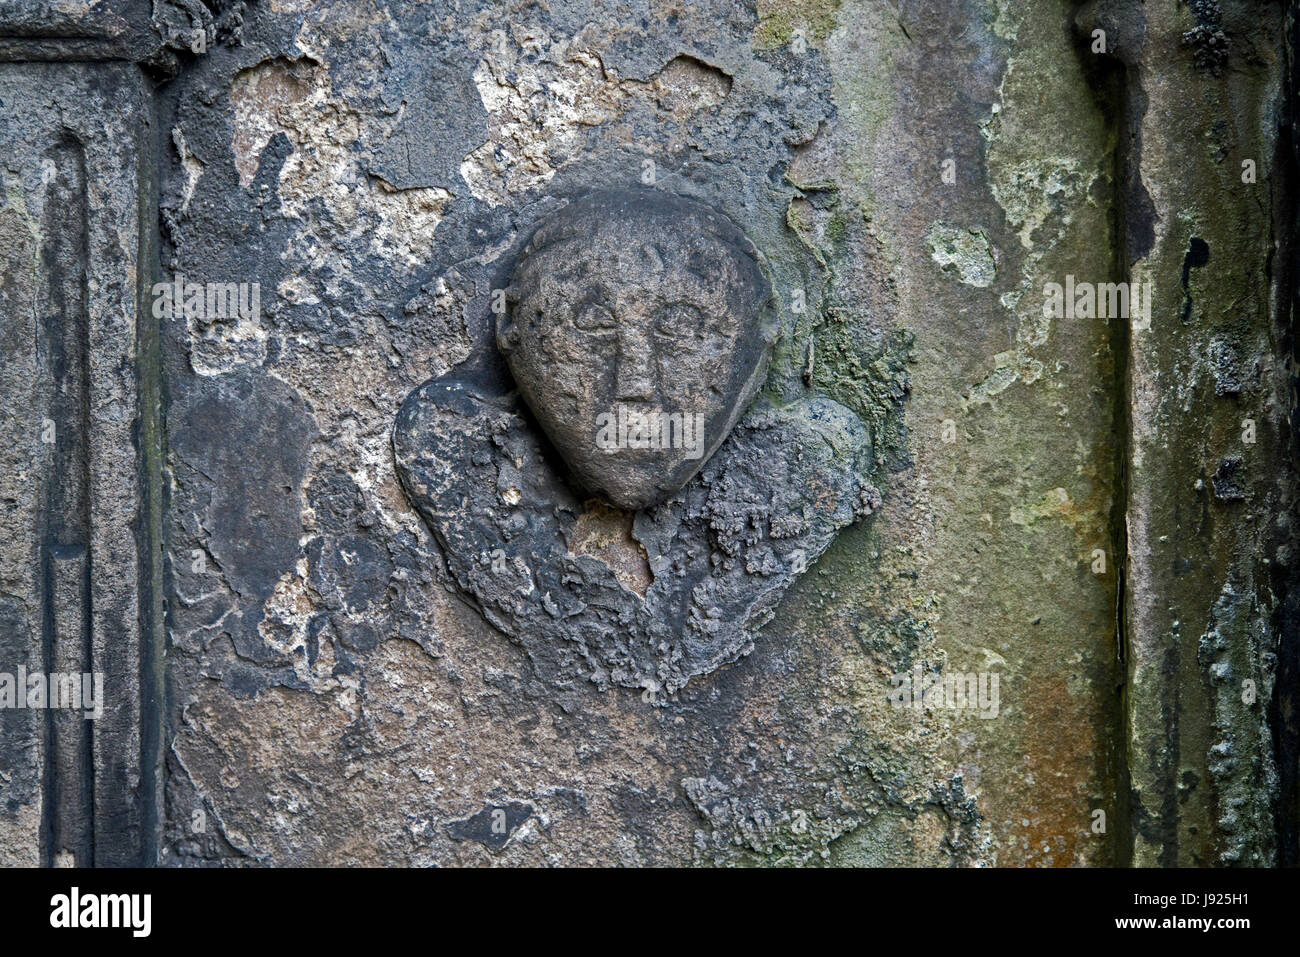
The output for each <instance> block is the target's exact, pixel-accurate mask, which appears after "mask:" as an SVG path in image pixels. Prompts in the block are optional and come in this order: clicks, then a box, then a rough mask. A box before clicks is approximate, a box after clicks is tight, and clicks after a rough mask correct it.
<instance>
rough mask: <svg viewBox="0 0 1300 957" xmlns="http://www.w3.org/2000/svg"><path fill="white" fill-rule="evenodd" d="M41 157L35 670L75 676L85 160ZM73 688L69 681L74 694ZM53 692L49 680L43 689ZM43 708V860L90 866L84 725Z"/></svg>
mask: <svg viewBox="0 0 1300 957" xmlns="http://www.w3.org/2000/svg"><path fill="white" fill-rule="evenodd" d="M46 159H47V160H48V162H49V164H51V165H49V166H47V169H50V170H52V171H53V172H54V176H53V178H52V179H51V180H50V182H49V184H48V186H47V195H46V198H45V215H44V217H43V222H42V236H43V243H42V247H41V281H40V292H39V295H38V299H37V321H38V323H39V338H40V342H39V344H38V349H39V355H40V365H41V369H40V371H41V379H42V384H43V386H44V388H45V390H46V396H47V406H46V408H47V409H48V416H49V419H50V420H51V421H52V422H53V423H54V439H55V441H54V443H53V450H52V451H53V460H52V462H51V463H50V467H49V470H48V471H47V472H46V475H47V482H46V495H45V502H44V503H43V505H44V524H45V528H44V532H43V561H42V576H41V578H42V586H43V591H44V596H43V602H44V605H45V612H44V619H45V621H44V625H45V635H44V649H45V654H44V661H45V672H46V674H47V675H51V674H66V675H77V676H81V675H85V674H89V673H90V672H91V671H93V669H92V667H91V661H90V658H91V656H90V643H91V635H90V627H91V624H90V622H91V607H90V602H91V596H90V581H91V573H92V570H91V562H90V552H89V546H90V534H91V518H90V394H91V388H92V387H91V381H90V328H89V313H88V305H87V286H86V274H87V257H88V255H89V250H88V242H89V239H88V236H87V222H86V217H87V215H88V212H87V210H88V206H87V204H88V197H87V195H86V169H85V157H84V154H83V152H82V149H81V147H80V145H79V144H78V143H77V142H76V141H75V140H72V139H70V138H69V139H64V140H63V141H61V142H60V143H59V144H58V145H57V146H55V147H54V148H52V149H51V150H50V151H49V153H48V155H47V157H46ZM79 690H80V688H79V686H78V692H79ZM51 693H53V686H51ZM50 704H51V707H50V708H49V709H48V710H47V711H46V712H45V715H46V720H45V726H46V734H47V741H48V745H47V761H48V766H47V780H48V782H49V783H48V787H47V789H46V814H47V815H48V824H47V828H48V833H49V835H50V838H49V844H48V846H47V848H46V854H47V858H48V859H47V861H46V863H54V862H55V861H56V860H65V861H66V860H68V859H67V858H66V857H65V855H68V854H70V855H71V861H72V862H75V863H76V864H78V865H88V864H92V863H93V854H92V835H93V833H94V820H93V805H92V800H91V793H92V791H93V778H94V766H93V762H92V761H91V758H90V727H89V725H88V724H87V722H86V720H85V717H84V716H83V713H82V711H81V710H80V709H75V710H74V709H62V708H55V707H53V706H52V705H53V704H54V702H50Z"/></svg>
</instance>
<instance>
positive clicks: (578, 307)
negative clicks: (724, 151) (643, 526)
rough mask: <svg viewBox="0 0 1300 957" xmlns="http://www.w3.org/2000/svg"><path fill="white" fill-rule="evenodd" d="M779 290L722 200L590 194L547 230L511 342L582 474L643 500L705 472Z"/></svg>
mask: <svg viewBox="0 0 1300 957" xmlns="http://www.w3.org/2000/svg"><path fill="white" fill-rule="evenodd" d="M770 298H771V287H770V286H769V284H768V282H767V280H766V278H765V277H764V275H763V273H762V271H761V270H760V268H759V261H758V253H757V252H756V251H755V249H754V247H753V246H752V245H751V244H750V242H749V240H748V239H746V238H745V236H744V234H743V233H742V232H741V231H740V228H739V227H738V226H736V224H735V223H733V222H732V221H731V220H729V219H727V218H726V217H725V216H723V215H722V214H721V213H719V212H717V211H716V210H714V209H712V208H710V207H709V206H706V205H704V204H703V203H699V202H696V201H694V200H688V199H683V198H681V197H678V196H673V195H671V194H668V193H664V192H662V191H659V190H654V189H635V190H612V191H606V192H598V193H591V194H588V195H586V196H584V197H582V198H580V199H578V200H575V201H574V202H572V203H570V204H569V205H568V206H566V207H565V208H564V209H562V210H560V211H559V212H557V213H555V214H553V215H552V216H551V217H550V218H548V219H547V220H546V221H544V222H543V223H542V224H541V226H540V227H539V228H538V229H537V231H536V232H535V233H534V234H533V237H532V240H531V242H530V243H529V244H528V246H527V247H526V248H525V249H524V252H523V254H522V255H521V257H520V259H519V262H518V264H517V265H516V267H515V271H514V275H513V277H512V295H511V300H512V301H511V308H510V310H509V311H508V313H507V314H505V315H502V316H500V317H499V319H498V324H497V344H498V346H499V347H500V349H501V351H502V352H503V353H504V355H505V357H506V361H507V362H508V364H509V366H510V370H511V372H512V373H513V374H514V377H515V381H516V383H517V385H518V387H519V392H520V394H521V395H522V396H523V398H524V401H525V402H527V404H528V406H529V408H530V409H531V410H532V412H533V414H534V415H535V416H536V418H537V421H538V423H539V424H540V425H541V427H542V429H543V431H545V433H546V435H547V436H548V437H549V438H550V440H551V443H552V444H553V445H554V446H555V448H556V449H557V451H559V453H560V455H561V456H562V457H563V458H564V460H565V462H566V463H567V464H568V466H569V468H570V470H571V471H572V473H573V475H574V477H575V478H576V479H577V480H578V482H579V483H580V484H581V485H582V486H583V487H584V488H585V489H586V490H588V491H590V492H593V493H596V494H598V495H600V496H602V497H604V498H605V499H607V500H608V501H609V502H611V503H612V504H614V505H617V506H619V507H620V508H626V509H637V508H644V507H646V506H649V505H653V504H656V503H658V502H660V501H662V500H663V499H664V498H666V497H667V496H669V495H671V494H672V493H673V492H675V491H677V490H678V489H680V488H681V487H682V486H683V485H684V484H685V483H686V482H687V481H688V480H689V479H690V478H691V476H693V475H694V474H695V473H696V472H697V471H698V470H699V468H700V466H701V465H703V464H704V462H705V460H706V459H708V457H709V456H710V455H712V454H713V452H714V450H715V449H717V447H718V446H719V445H721V444H722V441H723V440H724V439H725V438H726V437H727V434H728V433H729V432H730V431H731V428H732V426H733V425H735V423H736V420H737V419H739V418H740V415H741V414H742V413H743V412H744V411H745V409H746V407H747V406H748V405H749V403H750V400H751V399H753V397H754V394H755V392H757V391H758V388H759V386H760V385H761V384H762V381H763V376H764V374H765V373H766V368H767V360H768V357H769V354H770V350H771V343H772V339H773V338H774V332H775V330H774V327H773V326H772V324H771V322H770V320H769V319H768V316H767V312H768V303H769V300H770Z"/></svg>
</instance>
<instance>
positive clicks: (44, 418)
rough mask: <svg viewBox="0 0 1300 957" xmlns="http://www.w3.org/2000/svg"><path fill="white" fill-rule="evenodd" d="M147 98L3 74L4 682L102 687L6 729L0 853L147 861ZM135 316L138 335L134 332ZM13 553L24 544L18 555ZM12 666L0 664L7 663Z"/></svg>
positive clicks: (150, 577) (70, 73)
mask: <svg viewBox="0 0 1300 957" xmlns="http://www.w3.org/2000/svg"><path fill="white" fill-rule="evenodd" d="M150 116H151V104H150V93H149V89H148V85H147V83H146V81H145V78H144V76H143V74H142V73H141V71H140V70H139V68H138V67H136V66H134V65H129V64H120V63H119V64H109V63H103V64H83V63H26V64H6V65H2V66H0V144H3V149H4V159H3V161H2V163H0V175H2V176H3V196H2V197H0V200H2V202H3V205H0V264H2V265H3V269H4V273H3V285H2V286H0V290H2V293H0V295H2V296H3V308H4V316H3V320H4V326H3V354H2V355H0V382H3V393H4V394H5V395H6V397H7V399H8V401H7V403H6V407H5V409H4V411H3V413H0V415H2V416H3V420H2V422H0V424H2V428H0V435H3V448H2V449H0V456H2V457H3V466H2V467H0V483H3V491H2V493H0V494H2V496H3V499H4V501H5V502H6V505H7V507H6V509H5V510H4V512H3V515H2V516H0V521H3V523H4V528H3V533H2V535H3V538H4V539H5V541H6V542H7V543H10V544H9V546H8V547H6V548H5V549H4V550H3V554H0V594H3V596H4V600H5V602H6V608H7V609H8V610H9V613H8V614H7V615H6V617H5V627H6V628H7V629H8V634H7V636H6V637H5V639H4V641H3V643H2V646H3V648H4V651H5V652H6V658H5V660H3V661H0V671H13V670H14V669H15V667H16V666H17V665H19V664H21V665H22V666H24V667H25V668H26V669H28V671H29V672H31V673H35V672H40V673H44V674H46V675H50V674H51V673H75V674H78V675H83V674H84V675H90V676H92V678H91V682H92V687H94V686H95V680H94V677H93V676H95V675H99V676H100V677H99V679H98V681H99V686H100V687H101V688H102V699H101V700H100V701H99V702H98V708H99V710H100V714H99V715H98V716H97V717H95V718H94V719H92V720H87V719H86V718H85V717H84V715H83V714H82V712H81V710H80V709H66V708H57V709H56V708H46V709H44V710H36V709H32V710H27V711H26V712H15V713H14V715H15V716H10V715H6V719H5V720H7V721H10V722H11V723H13V724H14V725H15V728H14V730H15V737H14V738H13V739H10V738H9V737H8V736H6V743H5V745H4V751H3V760H4V761H5V762H6V764H7V765H8V767H7V768H6V775H5V777H6V779H7V781H8V783H7V785H5V787H6V788H7V789H8V790H9V793H8V794H6V795H5V798H6V800H5V801H4V803H3V809H0V829H2V833H0V854H3V856H4V857H5V859H7V860H10V861H15V862H17V861H26V862H29V863H31V862H36V861H41V862H44V863H76V864H92V863H93V864H96V865H112V864H130V863H138V862H140V861H148V860H151V859H152V854H153V851H152V837H151V834H152V829H153V826H154V824H153V822H154V818H155V815H156V808H157V795H156V792H155V790H154V788H155V780H154V777H153V773H152V771H153V767H154V764H155V762H156V755H155V753H154V751H155V749H156V748H157V747H158V743H159V740H160V737H159V734H158V730H157V725H156V716H157V710H156V708H157V696H158V694H159V691H160V684H159V683H158V681H157V680H156V678H155V677H154V676H155V675H156V670H155V668H156V665H157V649H156V648H155V646H154V644H153V642H154V640H155V639H156V637H157V635H158V634H160V628H159V624H160V622H159V617H158V616H159V614H160V612H161V605H160V603H159V600H158V598H159V592H158V588H159V585H160V578H159V574H160V568H159V565H158V562H157V559H156V543H157V535H158V526H157V510H156V509H157V500H156V498H155V497H154V490H155V489H156V484H155V482H154V481H153V480H151V476H152V477H153V479H156V476H157V465H158V463H157V457H156V455H153V454H152V453H151V450H152V449H153V448H155V443H156V442H157V416H158V406H157V403H158V387H157V377H156V374H155V373H154V372H153V371H152V370H153V369H154V368H155V367H156V365H155V363H156V359H155V356H156V343H155V341H154V337H153V334H152V329H153V325H152V320H151V319H150V318H149V310H148V308H147V304H146V300H145V298H144V297H145V296H146V295H147V292H148V286H147V280H148V277H149V276H150V275H151V274H152V271H153V269H154V265H153V257H154V256H155V252H154V248H155V247H154V240H153V232H154V228H153V218H152V214H151V213H150V210H151V209H152V208H153V204H154V202H155V200H154V198H153V197H154V185H153V182H152V178H151V177H152V173H151V169H152V161H151V157H152V155H153V150H154V137H153V130H152V127H151V124H150ZM142 317H143V321H142ZM15 543H22V544H21V546H19V547H14V545H15ZM10 656H12V658H11V657H10Z"/></svg>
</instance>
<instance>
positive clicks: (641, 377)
mask: <svg viewBox="0 0 1300 957" xmlns="http://www.w3.org/2000/svg"><path fill="white" fill-rule="evenodd" d="M633 318H634V321H633V322H626V321H625V322H622V323H620V324H619V331H618V357H617V359H616V360H615V361H616V362H617V369H618V371H617V380H616V381H615V384H614V387H615V389H617V391H618V398H619V399H620V400H623V401H627V400H634V399H651V398H653V397H654V391H655V385H654V376H653V374H652V372H651V370H652V368H653V363H654V356H652V355H650V340H649V337H648V336H646V335H645V334H644V333H643V332H642V331H640V329H639V323H638V322H636V321H635V317H633Z"/></svg>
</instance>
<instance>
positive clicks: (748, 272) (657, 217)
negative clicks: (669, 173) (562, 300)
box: [523, 188, 771, 307]
mask: <svg viewBox="0 0 1300 957" xmlns="http://www.w3.org/2000/svg"><path fill="white" fill-rule="evenodd" d="M573 241H579V242H587V243H591V244H593V246H594V248H593V250H592V255H593V256H594V257H596V258H599V257H600V255H601V249H602V247H603V246H606V245H608V244H620V243H628V242H632V243H636V244H637V245H638V246H639V247H640V249H639V250H638V254H639V256H640V257H641V258H643V259H647V260H649V261H650V262H652V263H653V262H654V261H655V260H658V261H659V265H662V264H663V263H665V262H670V261H672V260H674V259H677V260H684V263H683V265H685V267H686V268H687V269H689V270H691V271H692V272H694V273H696V274H697V275H699V276H700V278H702V279H705V280H708V279H715V278H717V269H716V260H715V256H713V255H711V253H713V252H714V251H715V250H725V251H726V253H727V254H728V255H729V256H730V258H731V260H732V261H733V262H734V263H735V265H736V267H737V270H738V272H739V277H738V278H739V279H740V281H741V282H742V284H743V285H744V286H746V287H748V289H750V290H751V291H752V294H753V298H754V304H755V306H756V307H761V306H762V305H763V304H764V303H766V302H767V300H768V299H769V298H770V296H771V289H770V286H769V284H768V282H767V278H766V276H765V275H764V272H763V268H762V255H761V253H759V251H758V250H757V249H755V248H754V244H753V243H751V242H750V241H749V239H748V237H746V236H745V234H744V233H743V232H741V230H740V227H738V226H737V225H736V224H735V223H733V222H732V221H731V220H730V219H728V218H727V217H726V216H724V215H722V214H721V213H719V212H717V211H716V210H714V209H712V208H710V207H708V206H706V205H705V204H703V203H701V202H698V201H696V200H693V199H687V198H685V197H682V196H677V195H674V194H672V193H666V192H664V191H663V190H659V189H648V188H647V189H620V190H606V191H600V192H594V193H587V194H585V195H583V196H581V197H579V198H578V199H575V200H574V201H573V202H571V203H570V204H569V205H568V206H565V207H564V208H563V209H560V210H559V211H557V212H555V213H552V214H551V215H550V216H549V217H547V218H546V219H545V220H544V221H543V222H542V224H541V226H539V227H538V228H537V231H536V232H535V233H533V236H532V238H531V239H530V240H529V242H528V245H527V246H526V248H525V249H524V252H523V259H527V258H528V257H531V256H534V255H536V254H538V253H540V252H543V251H544V250H546V249H547V248H549V247H552V246H558V245H560V244H563V243H568V242H573Z"/></svg>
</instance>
